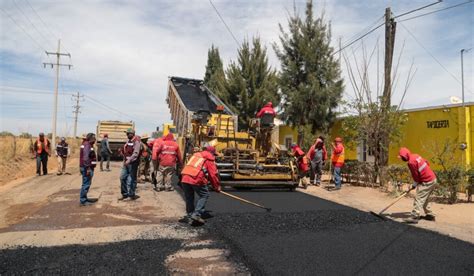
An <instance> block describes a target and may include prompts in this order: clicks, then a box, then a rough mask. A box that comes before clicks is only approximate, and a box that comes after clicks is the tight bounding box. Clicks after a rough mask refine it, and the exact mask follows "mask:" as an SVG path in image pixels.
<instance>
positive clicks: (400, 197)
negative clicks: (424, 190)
mask: <svg viewBox="0 0 474 276" xmlns="http://www.w3.org/2000/svg"><path fill="white" fill-rule="evenodd" d="M413 189H415V188H413V187H411V188H410V189H409V190H408V191H406V192H404V193H403V194H401V195H400V196H399V197H397V198H396V199H395V200H394V201H392V202H391V203H390V204H389V205H387V207H385V208H383V209H382V210H381V211H380V212H378V213H376V212H373V211H370V213H371V214H372V215H374V216H376V217H378V218H381V219H383V220H387V218H386V217H385V216H384V215H382V214H383V212H385V211H387V209H388V208H390V207H392V206H393V205H394V204H395V203H397V202H398V201H400V199H402V198H403V197H405V196H406V195H407V194H408V193H409V192H411V191H412V190H413Z"/></svg>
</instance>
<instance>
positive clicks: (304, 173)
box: [291, 143, 309, 189]
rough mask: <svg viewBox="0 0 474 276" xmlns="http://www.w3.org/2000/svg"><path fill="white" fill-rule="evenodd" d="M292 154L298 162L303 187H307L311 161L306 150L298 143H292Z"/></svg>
mask: <svg viewBox="0 0 474 276" xmlns="http://www.w3.org/2000/svg"><path fill="white" fill-rule="evenodd" d="M291 149H292V155H293V156H294V157H295V158H296V160H297V163H298V174H299V177H300V181H301V184H302V186H303V188H305V189H306V188H307V187H308V185H309V177H308V172H309V161H308V158H307V157H306V155H305V154H304V151H303V150H302V149H301V148H300V146H298V145H297V144H295V143H293V144H291Z"/></svg>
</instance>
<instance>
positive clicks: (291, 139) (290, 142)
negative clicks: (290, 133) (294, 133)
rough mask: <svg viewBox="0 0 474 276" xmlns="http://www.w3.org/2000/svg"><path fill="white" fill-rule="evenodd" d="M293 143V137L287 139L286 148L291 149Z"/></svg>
mask: <svg viewBox="0 0 474 276" xmlns="http://www.w3.org/2000/svg"><path fill="white" fill-rule="evenodd" d="M292 143H293V138H292V137H285V146H286V148H287V149H289V148H290V147H291V144H292Z"/></svg>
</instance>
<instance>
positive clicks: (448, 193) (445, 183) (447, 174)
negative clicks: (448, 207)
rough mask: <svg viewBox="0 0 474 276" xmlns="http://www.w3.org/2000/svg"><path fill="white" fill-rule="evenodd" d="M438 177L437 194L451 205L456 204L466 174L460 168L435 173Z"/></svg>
mask: <svg viewBox="0 0 474 276" xmlns="http://www.w3.org/2000/svg"><path fill="white" fill-rule="evenodd" d="M435 173H436V176H437V177H438V185H439V186H438V189H437V190H436V194H437V195H439V196H442V197H443V198H445V199H447V200H448V203H449V204H453V203H456V201H457V199H458V195H457V194H458V190H459V188H460V187H461V185H462V182H463V178H464V176H465V172H464V170H463V169H462V167H460V166H456V167H450V168H448V169H442V170H438V171H435Z"/></svg>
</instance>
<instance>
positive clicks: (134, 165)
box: [119, 128, 140, 200]
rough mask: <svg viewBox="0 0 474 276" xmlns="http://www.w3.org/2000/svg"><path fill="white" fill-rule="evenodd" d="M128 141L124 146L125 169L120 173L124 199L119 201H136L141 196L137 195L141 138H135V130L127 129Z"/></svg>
mask: <svg viewBox="0 0 474 276" xmlns="http://www.w3.org/2000/svg"><path fill="white" fill-rule="evenodd" d="M126 132H127V138H128V141H127V142H126V143H125V145H124V146H123V148H122V150H121V152H122V154H123V167H122V172H121V173H120V190H121V193H122V197H121V198H119V200H124V199H126V198H130V199H131V200H136V199H138V198H140V196H138V195H136V194H135V190H136V189H137V173H138V163H139V161H140V137H139V136H135V130H133V129H131V128H129V129H127V131H126Z"/></svg>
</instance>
